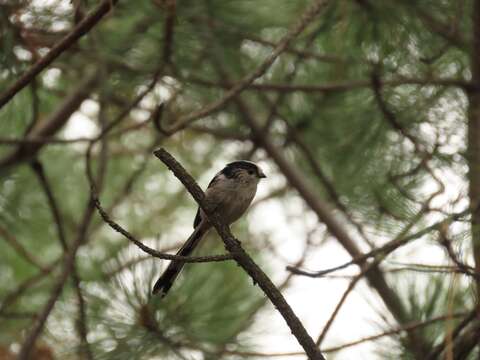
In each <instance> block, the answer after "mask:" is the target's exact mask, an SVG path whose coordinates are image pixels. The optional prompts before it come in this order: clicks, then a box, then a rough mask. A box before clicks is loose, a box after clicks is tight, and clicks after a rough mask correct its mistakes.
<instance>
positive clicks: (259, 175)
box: [258, 170, 267, 179]
mask: <svg viewBox="0 0 480 360" xmlns="http://www.w3.org/2000/svg"><path fill="white" fill-rule="evenodd" d="M258 177H259V178H260V179H263V178H266V177H267V175H265V174H264V173H263V171H262V170H260V171H259V172H258Z"/></svg>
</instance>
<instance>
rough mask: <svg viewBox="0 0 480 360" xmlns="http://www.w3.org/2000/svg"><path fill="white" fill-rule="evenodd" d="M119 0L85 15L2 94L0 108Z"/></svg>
mask: <svg viewBox="0 0 480 360" xmlns="http://www.w3.org/2000/svg"><path fill="white" fill-rule="evenodd" d="M117 1H118V0H104V1H102V3H101V4H100V5H99V6H98V7H97V9H96V10H94V11H93V12H92V13H90V14H89V15H88V16H87V17H85V18H84V19H83V20H82V21H81V22H80V23H79V24H78V25H77V26H75V27H74V28H73V30H72V31H71V32H70V33H68V34H67V35H66V36H65V37H64V38H63V39H62V40H61V41H60V42H59V43H58V44H57V45H55V46H54V47H53V48H52V49H51V50H50V51H49V52H48V53H47V54H46V55H45V56H44V57H42V58H41V59H40V60H38V61H37V62H36V63H35V64H34V65H33V66H32V67H31V68H30V69H29V70H28V71H27V72H25V73H24V74H23V75H22V76H21V77H20V78H19V79H18V80H17V81H16V82H15V83H13V84H12V86H10V87H9V88H8V89H7V90H5V91H4V92H3V93H2V94H0V109H1V108H2V107H3V106H4V105H5V104H6V103H8V102H9V101H10V100H11V99H12V98H13V97H14V96H15V95H16V94H17V93H18V92H19V91H20V90H22V89H23V88H24V87H25V86H27V85H28V84H29V83H30V82H31V81H32V80H33V79H35V77H36V76H37V75H38V74H39V73H40V72H41V71H42V70H44V69H45V68H46V67H47V66H48V65H50V64H51V63H52V62H53V61H54V60H55V59H56V58H57V57H58V56H60V55H61V54H62V53H63V52H64V51H65V50H67V49H69V48H70V47H71V46H72V45H73V44H75V43H76V42H77V40H78V39H80V38H81V37H82V36H83V35H85V34H86V33H88V32H89V31H90V30H91V29H92V28H93V27H94V26H95V25H96V24H97V23H98V22H99V21H100V20H101V19H102V18H103V16H104V15H105V14H106V13H108V11H110V9H111V8H112V7H113V6H114V5H115V4H116V3H117Z"/></svg>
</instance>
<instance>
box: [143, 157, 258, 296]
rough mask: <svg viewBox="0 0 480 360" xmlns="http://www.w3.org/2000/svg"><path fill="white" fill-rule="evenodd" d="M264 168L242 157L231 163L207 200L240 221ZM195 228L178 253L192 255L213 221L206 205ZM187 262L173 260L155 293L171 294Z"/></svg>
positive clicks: (228, 219)
mask: <svg viewBox="0 0 480 360" xmlns="http://www.w3.org/2000/svg"><path fill="white" fill-rule="evenodd" d="M265 177H266V176H265V174H264V173H263V171H262V170H261V169H260V168H259V167H258V166H257V165H256V164H255V163H253V162H250V161H245V160H239V161H234V162H232V163H229V164H227V165H226V166H225V168H223V170H222V171H220V172H219V173H217V174H216V175H215V177H214V178H213V179H212V181H211V182H210V184H209V185H208V188H207V190H206V191H205V200H206V201H207V202H209V203H210V204H212V205H213V207H214V208H215V210H216V211H217V212H218V213H219V214H221V215H222V217H223V221H225V223H227V224H228V225H230V224H232V223H233V222H235V221H237V220H238V219H239V218H240V217H241V216H242V215H243V214H244V213H245V211H246V210H247V209H248V207H249V206H250V204H251V203H252V200H253V198H254V197H255V193H256V192H257V184H258V182H259V180H260V179H261V178H265ZM193 227H194V231H193V233H192V234H191V235H190V237H189V238H188V239H187V241H186V242H185V244H184V245H183V246H182V247H181V248H180V250H179V251H178V252H177V255H182V256H189V255H190V254H191V253H192V251H193V250H194V249H195V248H196V247H197V245H198V244H199V242H200V241H201V239H202V238H203V236H204V235H205V234H206V233H207V231H208V230H209V229H210V227H211V225H210V223H209V222H208V219H207V217H206V216H205V213H204V212H203V210H202V209H200V208H199V209H198V211H197V215H196V216H195V221H194V223H193ZM184 265H185V262H183V261H176V260H173V261H172V262H171V263H170V265H169V266H168V267H167V269H166V270H165V272H164V273H163V274H162V276H160V278H159V279H158V280H157V282H156V283H155V285H154V287H153V290H152V293H153V294H157V293H158V294H160V295H161V297H164V296H165V295H167V293H168V291H169V290H170V288H171V287H172V285H173V283H174V281H175V279H176V278H177V277H178V275H179V274H180V271H181V270H182V268H183V266H184Z"/></svg>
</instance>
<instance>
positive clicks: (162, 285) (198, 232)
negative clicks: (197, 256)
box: [152, 224, 207, 298]
mask: <svg viewBox="0 0 480 360" xmlns="http://www.w3.org/2000/svg"><path fill="white" fill-rule="evenodd" d="M206 230H207V229H206V228H205V227H204V226H202V224H200V225H199V226H197V227H196V228H195V230H194V231H193V233H192V235H190V237H189V238H188V239H187V241H185V244H183V246H182V247H181V248H180V250H178V252H177V255H181V256H188V255H190V254H191V253H192V251H193V250H194V249H195V247H196V246H197V245H198V243H199V242H200V240H201V239H202V237H203V235H204V234H205V233H206ZM184 265H185V262H183V261H178V260H172V262H171V263H170V265H168V267H167V270H165V272H164V273H163V274H162V276H160V278H159V279H158V280H157V282H156V283H155V285H154V286H153V290H152V294H157V293H159V294H160V296H161V297H162V298H163V297H164V296H166V295H167V293H168V291H169V290H170V288H171V287H172V285H173V282H174V281H175V279H176V278H177V276H178V275H179V274H180V272H181V271H182V268H183V266H184Z"/></svg>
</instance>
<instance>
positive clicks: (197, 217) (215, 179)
mask: <svg viewBox="0 0 480 360" xmlns="http://www.w3.org/2000/svg"><path fill="white" fill-rule="evenodd" d="M222 176H225V174H224V173H223V170H222V171H220V172H218V173H217V174H216V175H215V176H214V177H213V179H212V180H211V181H210V183H209V184H208V186H207V190H208V189H209V188H211V187H213V186H214V185H215V184H216V183H217V182H218V181H219V180H220V179H221V177H222ZM201 222H202V214H201V211H200V207H199V208H198V209H197V214H196V215H195V220H193V228H194V229H195V228H196V227H197V226H198V225H199V224H200V223H201Z"/></svg>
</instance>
